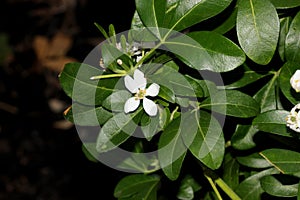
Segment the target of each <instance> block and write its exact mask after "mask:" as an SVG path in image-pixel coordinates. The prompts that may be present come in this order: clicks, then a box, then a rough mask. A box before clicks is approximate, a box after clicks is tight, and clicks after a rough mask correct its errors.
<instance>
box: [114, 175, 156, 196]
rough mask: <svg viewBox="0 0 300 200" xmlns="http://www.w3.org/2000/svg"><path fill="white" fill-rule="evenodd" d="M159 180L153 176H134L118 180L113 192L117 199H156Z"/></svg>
mask: <svg viewBox="0 0 300 200" xmlns="http://www.w3.org/2000/svg"><path fill="white" fill-rule="evenodd" d="M159 182H160V178H159V177H158V176H155V175H148V176H147V175H143V174H134V175H129V176H126V177H124V178H123V179H121V180H120V182H119V183H118V184H117V186H116V187H115V190H114V196H115V197H116V198H118V199H128V200H129V199H145V200H156V199H157V186H158V184H159Z"/></svg>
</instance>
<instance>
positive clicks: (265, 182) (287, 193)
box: [260, 176, 298, 197]
mask: <svg viewBox="0 0 300 200" xmlns="http://www.w3.org/2000/svg"><path fill="white" fill-rule="evenodd" d="M260 184H261V186H262V188H263V190H264V191H265V192H266V193H268V194H270V195H272V196H276V197H295V196H297V193H298V184H293V185H283V184H282V183H281V182H280V181H279V180H277V179H276V178H275V177H274V176H265V177H262V178H261V180H260Z"/></svg>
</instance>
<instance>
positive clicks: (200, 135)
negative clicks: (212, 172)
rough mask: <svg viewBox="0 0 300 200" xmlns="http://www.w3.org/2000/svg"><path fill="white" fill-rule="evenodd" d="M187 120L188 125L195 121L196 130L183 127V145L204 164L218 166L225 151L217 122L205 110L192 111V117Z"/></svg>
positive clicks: (210, 166)
mask: <svg viewBox="0 0 300 200" xmlns="http://www.w3.org/2000/svg"><path fill="white" fill-rule="evenodd" d="M189 121H190V122H189V125H190V126H191V124H193V125H194V123H191V122H195V123H197V124H198V130H196V132H191V131H187V130H185V129H183V130H184V132H183V140H184V143H185V145H186V146H188V148H189V150H190V151H191V153H192V154H193V155H194V156H195V157H196V158H197V159H199V160H200V161H201V162H202V163H203V164H204V165H206V166H207V167H209V168H211V169H217V168H219V167H220V166H221V163H222V161H223V157H224V151H225V141H224V135H223V131H222V128H221V126H220V124H219V122H218V121H217V120H216V119H215V118H214V117H213V116H212V115H210V114H209V113H207V112H205V111H200V113H197V112H194V116H193V118H192V119H191V120H189ZM189 128H191V127H189ZM193 130H195V129H194V128H193Z"/></svg>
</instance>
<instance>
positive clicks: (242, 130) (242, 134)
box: [231, 124, 258, 150]
mask: <svg viewBox="0 0 300 200" xmlns="http://www.w3.org/2000/svg"><path fill="white" fill-rule="evenodd" d="M257 132H258V129H256V128H255V127H254V126H251V125H241V124H238V125H237V127H236V130H235V132H234V134H233V135H232V137H231V145H232V147H233V148H235V149H238V150H247V149H251V148H253V147H255V146H256V143H255V142H254V141H253V137H254V135H255V134H256V133H257Z"/></svg>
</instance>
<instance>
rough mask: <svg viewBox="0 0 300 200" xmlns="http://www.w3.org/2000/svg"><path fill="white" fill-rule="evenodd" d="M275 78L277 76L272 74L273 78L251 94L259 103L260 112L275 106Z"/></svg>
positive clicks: (273, 108) (272, 108)
mask: <svg viewBox="0 0 300 200" xmlns="http://www.w3.org/2000/svg"><path fill="white" fill-rule="evenodd" d="M276 80H277V76H276V75H274V76H273V78H272V79H271V80H270V81H269V82H268V83H267V84H265V85H264V86H263V87H262V88H261V89H260V90H259V91H258V92H257V93H256V94H255V95H254V96H253V98H254V99H255V100H256V101H257V102H258V103H259V105H260V112H267V111H269V110H275V109H276V108H277V104H276V92H275V89H276Z"/></svg>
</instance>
